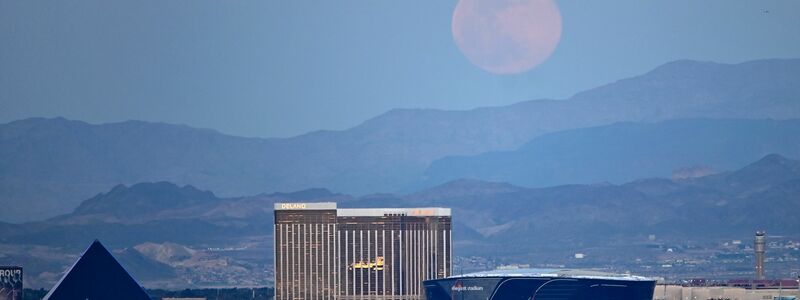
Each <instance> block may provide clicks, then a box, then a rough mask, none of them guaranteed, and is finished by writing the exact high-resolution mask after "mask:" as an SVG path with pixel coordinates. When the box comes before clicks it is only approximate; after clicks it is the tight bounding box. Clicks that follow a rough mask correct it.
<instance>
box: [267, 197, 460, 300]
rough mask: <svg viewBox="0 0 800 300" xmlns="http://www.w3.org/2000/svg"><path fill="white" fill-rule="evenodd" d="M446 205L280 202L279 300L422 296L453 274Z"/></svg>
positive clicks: (277, 215)
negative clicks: (428, 284)
mask: <svg viewBox="0 0 800 300" xmlns="http://www.w3.org/2000/svg"><path fill="white" fill-rule="evenodd" d="M450 221H451V216H450V209H449V208H338V209H337V208H336V203H333V202H325V203H276V204H275V246H274V248H275V249H274V253H275V299H276V300H293V299H343V300H348V299H358V300H362V299H364V300H366V299H421V298H422V297H423V294H424V286H423V285H422V281H423V280H428V279H435V278H444V277H447V276H450V275H451V274H452V260H451V257H452V251H453V250H452V248H453V243H452V236H451V230H450V224H451V222H450Z"/></svg>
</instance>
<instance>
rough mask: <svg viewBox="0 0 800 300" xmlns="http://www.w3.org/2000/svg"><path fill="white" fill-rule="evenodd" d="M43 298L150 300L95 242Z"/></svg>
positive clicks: (123, 269) (54, 299)
mask: <svg viewBox="0 0 800 300" xmlns="http://www.w3.org/2000/svg"><path fill="white" fill-rule="evenodd" d="M44 299H45V300H47V299H52V300H61V299H70V300H74V299H81V300H83V299H89V300H94V299H98V300H99V299H119V300H128V299H130V300H139V299H141V300H150V297H149V296H148V295H147V293H146V292H145V291H144V289H143V288H142V287H141V286H140V285H139V283H137V282H136V280H134V279H133V277H131V275H130V274H128V272H127V271H125V268H123V267H122V265H120V264H119V262H117V260H116V259H114V256H112V255H111V253H109V252H108V250H106V248H105V247H103V245H102V244H100V241H98V240H95V241H94V242H93V243H92V245H91V246H89V249H86V251H85V252H83V254H82V255H81V257H80V258H79V259H78V261H77V262H75V264H74V265H72V267H71V268H70V269H69V271H67V274H64V277H62V278H61V280H60V281H59V282H58V283H57V284H56V286H54V287H53V288H52V289H50V292H49V293H47V296H45V297H44Z"/></svg>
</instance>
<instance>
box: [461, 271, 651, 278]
mask: <svg viewBox="0 0 800 300" xmlns="http://www.w3.org/2000/svg"><path fill="white" fill-rule="evenodd" d="M472 277H558V278H587V279H608V280H635V281H652V280H653V279H651V278H647V277H642V276H635V275H630V274H615V273H607V272H599V271H591V270H576V269H504V270H492V271H483V272H476V273H469V274H463V275H456V276H452V277H450V278H472Z"/></svg>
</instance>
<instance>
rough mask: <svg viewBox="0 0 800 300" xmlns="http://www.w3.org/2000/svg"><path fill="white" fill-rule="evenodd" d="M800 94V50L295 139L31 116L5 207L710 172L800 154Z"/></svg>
mask: <svg viewBox="0 0 800 300" xmlns="http://www.w3.org/2000/svg"><path fill="white" fill-rule="evenodd" d="M798 95H800V60H798V59H786V60H760V61H751V62H746V63H741V64H735V65H728V64H717V63H711V62H697V61H676V62H672V63H668V64H665V65H663V66H661V67H658V68H656V69H654V70H653V71H651V72H649V73H646V74H643V75H641V76H637V77H633V78H628V79H623V80H620V81H618V82H615V83H611V84H608V85H606V86H602V87H598V88H595V89H592V90H588V91H585V92H582V93H579V94H577V95H575V96H573V97H571V98H569V99H565V100H534V101H526V102H521V103H517V104H514V105H510V106H503V107H486V108H477V109H473V110H468V111H442V110H426V109H398V110H392V111H389V112H387V113H385V114H383V115H380V116H377V117H375V118H373V119H370V120H367V121H365V122H364V123H362V124H361V125H359V126H356V127H353V128H351V129H348V130H343V131H318V132H312V133H308V134H305V135H301V136H297V137H293V138H282V139H259V138H241V137H234V136H228V135H223V134H220V133H218V132H215V131H213V130H207V129H195V128H190V127H187V126H181V125H170V124H162V123H147V122H140V121H128V122H122V123H113V124H101V125H92V124H87V123H84V122H80V121H71V120H65V119H60V118H57V119H40V118H33V119H26V120H19V121H15V122H11V123H7V124H3V125H0V205H3V207H5V208H6V209H4V210H3V211H2V212H0V220H2V221H5V222H21V221H30V220H41V219H45V218H49V217H53V216H56V215H59V214H64V213H68V212H70V211H72V210H73V209H75V208H76V207H77V206H78V205H79V204H80V202H81V201H82V200H84V199H87V198H90V197H92V196H94V195H96V194H98V193H101V192H104V191H107V190H109V189H111V188H112V187H114V186H116V185H118V184H127V185H132V184H136V183H139V182H150V181H168V182H173V183H176V184H179V185H186V184H190V185H193V186H195V187H197V188H199V189H203V190H211V191H214V192H215V193H217V194H218V195H221V196H225V197H230V196H241V195H254V194H258V193H263V192H281V191H283V192H286V191H296V190H302V189H307V188H311V187H324V188H327V189H330V190H332V191H336V192H341V193H347V194H354V195H365V194H370V193H384V192H401V193H407V192H412V191H416V190H420V189H422V188H425V187H430V186H433V185H436V184H440V183H444V182H448V181H451V180H455V179H459V178H473V179H482V180H493V181H508V182H512V183H515V184H519V185H523V186H529V187H541V186H549V185H559V184H568V183H596V182H603V181H608V182H612V183H624V182H626V181H630V180H634V179H638V178H644V177H653V176H659V177H670V176H672V175H673V173H676V174H678V173H681V172H680V170H684V171H685V170H703V171H701V172H700V174H708V173H713V172H719V171H724V170H732V169H736V168H739V167H742V166H744V165H745V164H747V163H748V162H752V161H755V160H758V159H759V158H761V157H763V156H765V155H767V154H770V153H778V154H781V155H784V156H787V157H790V158H797V157H800V151H799V150H798V149H800V146H798V144H800V142H798V139H797V138H796V137H797V136H798V134H797V133H798V129H799V128H800V127H798V126H800V125H799V124H798V121H796V120H794V119H797V118H800V99H798ZM618 122H626V123H621V124H617V123H618ZM684 173H685V174H689V173H692V172H688V173H687V172H684Z"/></svg>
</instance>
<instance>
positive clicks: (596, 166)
mask: <svg viewBox="0 0 800 300" xmlns="http://www.w3.org/2000/svg"><path fill="white" fill-rule="evenodd" d="M797 137H800V120H784V121H775V120H709V119H699V120H698V119H688V120H670V121H664V122H660V123H617V124H613V125H608V126H600V127H592V128H583V129H574V130H565V131H561V132H556V133H550V134H546V135H543V136H540V137H537V138H535V139H533V140H532V141H530V142H529V143H527V144H525V145H523V146H522V147H520V148H519V149H517V150H515V151H505V152H489V153H484V154H479V155H476V156H466V157H448V158H444V159H440V160H437V161H435V162H434V163H433V164H431V167H430V168H429V169H428V171H427V173H426V175H427V177H428V178H427V180H428V182H429V183H430V184H436V183H440V182H446V181H449V180H454V179H458V178H473V179H481V180H489V181H502V182H510V183H513V184H517V185H523V186H531V187H542V186H552V185H559V184H568V183H594V182H602V181H610V182H614V183H623V182H627V181H631V180H635V179H638V178H645V177H669V176H670V174H672V173H673V171H675V170H676V169H680V168H682V167H691V166H696V165H704V166H707V167H711V168H712V169H716V170H730V169H735V168H738V167H740V166H743V165H745V164H747V163H748V162H751V161H753V160H755V159H758V158H760V157H762V156H764V155H765V154H769V153H773V152H775V153H782V154H784V155H789V156H791V157H800V139H798V138H797ZM750 179H752V180H758V179H759V178H750Z"/></svg>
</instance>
